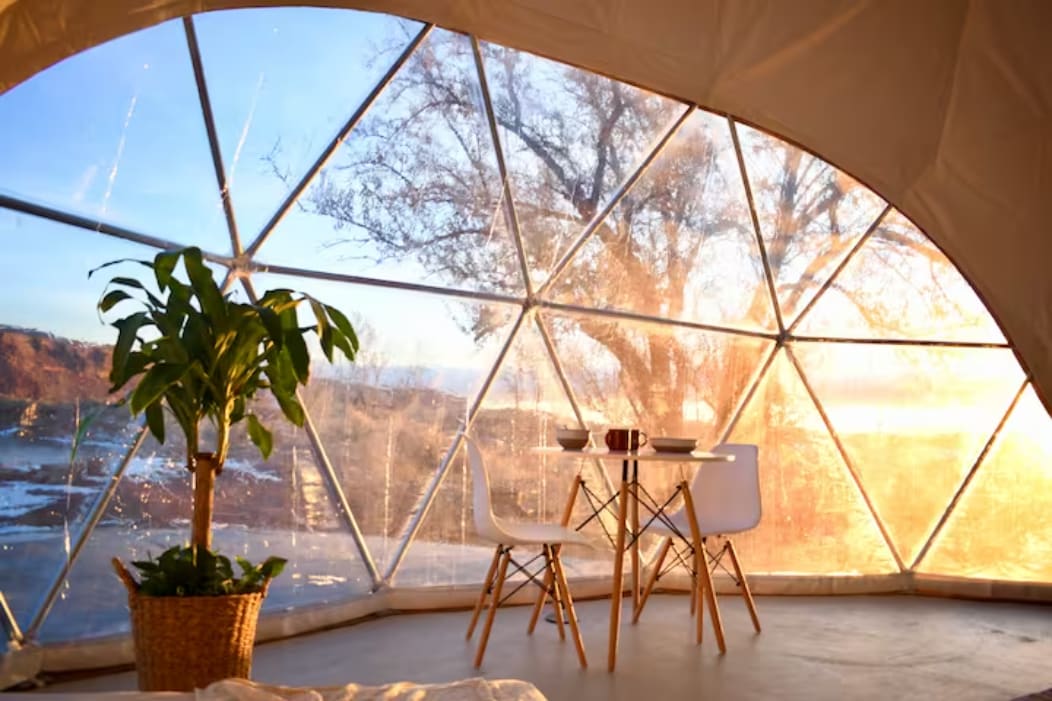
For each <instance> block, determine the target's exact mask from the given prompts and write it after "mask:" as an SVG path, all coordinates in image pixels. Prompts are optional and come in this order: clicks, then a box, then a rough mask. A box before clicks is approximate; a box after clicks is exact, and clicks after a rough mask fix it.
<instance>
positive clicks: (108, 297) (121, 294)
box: [99, 290, 135, 314]
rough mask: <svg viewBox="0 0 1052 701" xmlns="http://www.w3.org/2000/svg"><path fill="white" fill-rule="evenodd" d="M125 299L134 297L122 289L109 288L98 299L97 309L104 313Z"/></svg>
mask: <svg viewBox="0 0 1052 701" xmlns="http://www.w3.org/2000/svg"><path fill="white" fill-rule="evenodd" d="M126 299H135V298H134V297H132V296H131V295H130V294H128V293H127V292H125V291H124V290H110V291H109V292H107V293H106V294H105V296H103V298H102V299H101V300H99V311H100V312H102V313H104V314H105V313H106V312H108V311H109V310H111V309H113V307H115V306H116V305H117V304H118V303H120V302H123V301H124V300H126Z"/></svg>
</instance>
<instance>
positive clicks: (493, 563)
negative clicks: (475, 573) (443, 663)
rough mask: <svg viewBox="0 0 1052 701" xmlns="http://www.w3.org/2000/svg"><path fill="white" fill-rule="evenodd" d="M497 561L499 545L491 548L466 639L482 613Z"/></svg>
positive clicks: (498, 559) (469, 637) (471, 633)
mask: <svg viewBox="0 0 1052 701" xmlns="http://www.w3.org/2000/svg"><path fill="white" fill-rule="evenodd" d="M498 562H500V546H499V545H498V546H497V547H496V548H495V549H494V550H493V560H492V561H491V562H490V563H489V571H488V572H487V573H486V580H485V581H484V582H483V583H482V592H481V593H480V594H479V600H478V601H477V602H475V612H474V613H472V614H471V623H469V624H468V634H467V635H466V636H465V637H466V639H468V640H471V636H472V635H474V633H475V625H476V624H477V623H478V622H479V614H480V613H482V606H483V605H484V604H485V603H486V595H487V594H489V588H490V587H491V586H493V575H494V574H496V573H497V563H498Z"/></svg>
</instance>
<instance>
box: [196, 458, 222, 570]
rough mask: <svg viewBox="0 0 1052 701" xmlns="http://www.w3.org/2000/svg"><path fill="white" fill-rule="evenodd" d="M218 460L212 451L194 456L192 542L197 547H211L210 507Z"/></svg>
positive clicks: (212, 502) (213, 495)
mask: <svg viewBox="0 0 1052 701" xmlns="http://www.w3.org/2000/svg"><path fill="white" fill-rule="evenodd" d="M218 467H219V465H218V461H217V460H216V458H215V455H214V454H213V453H198V454H197V455H195V456H194V465H193V473H194V522H193V531H192V543H193V544H194V545H195V546H197V547H198V548H205V549H206V550H210V549H211V548H212V507H213V505H214V503H215V483H216V471H217V469H218Z"/></svg>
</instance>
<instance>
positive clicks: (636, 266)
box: [549, 111, 777, 331]
mask: <svg viewBox="0 0 1052 701" xmlns="http://www.w3.org/2000/svg"><path fill="white" fill-rule="evenodd" d="M549 294H550V296H551V297H553V298H554V299H555V300H557V301H559V302H565V303H568V304H576V305H581V306H591V307H600V308H612V309H622V310H628V311H633V312H637V313H641V314H646V315H648V316H656V317H664V318H672V319H682V320H685V321H696V322H702V323H708V324H718V325H724V326H735V327H739V328H748V329H754V330H755V329H759V330H767V331H776V330H777V324H776V323H775V317H774V310H773V309H772V307H771V295H770V292H769V290H768V287H767V281H766V279H765V277H764V270H763V262H762V260H761V258H760V251H759V246H758V245H757V243H756V233H755V230H754V228H753V224H752V217H751V216H750V214H749V205H748V202H747V200H746V196H745V188H744V186H743V185H742V178H741V169H740V168H739V167H738V160H737V156H736V153H735V150H734V143H733V142H732V140H731V134H730V129H729V127H728V124H727V120H726V118H724V117H719V116H717V115H714V114H710V113H708V112H703V111H697V112H695V113H694V114H693V115H691V117H690V118H689V119H688V120H687V122H686V123H685V124H684V125H683V126H682V127H681V128H680V130H679V132H678V133H677V134H676V136H675V137H673V139H672V140H671V141H670V142H669V143H668V145H667V146H666V147H665V148H664V150H663V151H662V152H661V155H660V156H658V157H657V159H656V160H655V161H654V163H652V164H651V166H650V168H648V169H647V171H646V173H645V174H644V175H643V176H642V178H640V180H639V182H637V183H636V184H635V185H634V186H633V187H632V189H631V190H629V192H628V194H627V195H626V196H625V198H624V199H623V200H622V201H621V203H620V204H618V206H617V207H616V208H615V209H614V210H613V211H612V212H611V213H610V216H608V217H607V219H606V220H605V221H604V222H603V224H602V225H601V226H600V227H599V229H598V230H597V231H596V232H595V233H594V234H593V235H592V237H591V238H590V239H589V241H588V243H586V244H585V246H584V247H583V248H582V249H581V250H580V251H578V253H577V255H576V256H574V259H573V262H572V263H571V264H570V266H569V267H568V268H567V269H566V270H565V271H564V272H563V274H562V275H561V276H560V277H559V279H558V280H557V281H556V283H555V284H554V286H553V287H552V290H551V292H550V293H549Z"/></svg>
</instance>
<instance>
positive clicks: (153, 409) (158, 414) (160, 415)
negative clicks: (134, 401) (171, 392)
mask: <svg viewBox="0 0 1052 701" xmlns="http://www.w3.org/2000/svg"><path fill="white" fill-rule="evenodd" d="M146 425H147V426H149V427H150V433H152V434H153V437H154V438H156V439H157V442H158V443H160V444H162V445H164V410H163V409H162V408H161V403H160V402H154V403H152V404H149V405H148V406H147V407H146Z"/></svg>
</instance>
